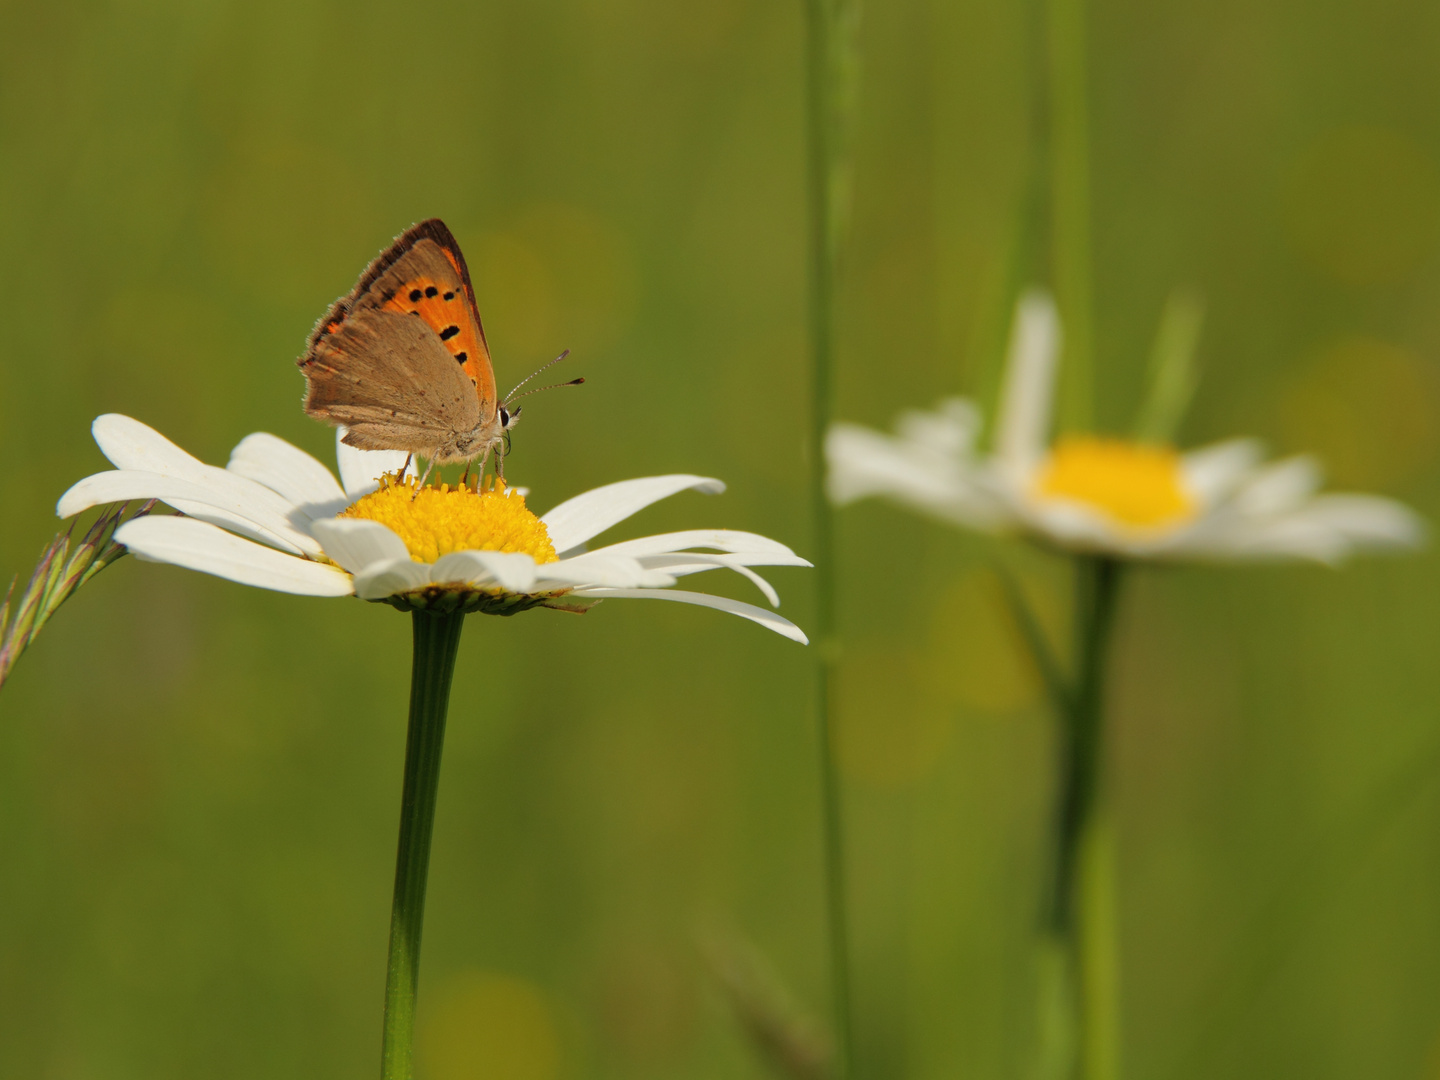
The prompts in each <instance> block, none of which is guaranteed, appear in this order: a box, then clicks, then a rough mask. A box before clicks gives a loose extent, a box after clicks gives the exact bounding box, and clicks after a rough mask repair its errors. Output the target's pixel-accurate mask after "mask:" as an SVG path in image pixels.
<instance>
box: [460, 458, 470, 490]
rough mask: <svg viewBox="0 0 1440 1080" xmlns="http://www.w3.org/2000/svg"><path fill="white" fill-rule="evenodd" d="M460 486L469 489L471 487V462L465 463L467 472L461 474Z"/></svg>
mask: <svg viewBox="0 0 1440 1080" xmlns="http://www.w3.org/2000/svg"><path fill="white" fill-rule="evenodd" d="M460 486H461V487H469V486H470V462H468V461H467V462H465V471H464V472H463V473H461V474H460Z"/></svg>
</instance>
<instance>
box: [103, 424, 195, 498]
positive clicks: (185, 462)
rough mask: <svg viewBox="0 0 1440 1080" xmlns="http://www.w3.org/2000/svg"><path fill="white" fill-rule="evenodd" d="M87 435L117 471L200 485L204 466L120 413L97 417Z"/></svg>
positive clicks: (168, 441) (144, 425) (161, 436)
mask: <svg viewBox="0 0 1440 1080" xmlns="http://www.w3.org/2000/svg"><path fill="white" fill-rule="evenodd" d="M90 433H91V434H92V435H93V436H94V437H95V444H96V445H97V446H99V447H100V452H101V453H102V454H104V455H105V456H106V457H107V458H109V459H110V461H111V463H112V464H113V465H114V466H115V467H116V468H117V469H133V470H135V471H137V472H151V473H159V474H160V475H161V476H174V477H179V478H181V479H185V480H191V481H197V482H199V481H203V479H204V475H205V470H206V469H207V468H209V467H210V466H208V465H206V464H205V463H204V462H203V461H201V460H200V459H199V458H196V457H192V456H191V455H190V454H187V453H186V452H185V451H184V450H181V449H180V447H178V446H176V445H175V444H174V443H172V442H171V441H170V440H169V439H167V438H165V436H163V435H161V434H160V433H159V432H158V431H156V430H155V429H154V428H152V427H150V426H148V425H146V424H142V423H141V422H140V421H139V420H135V419H133V418H132V417H129V416H124V415H122V414H120V413H105V414H104V415H103V416H97V417H96V418H95V421H94V423H92V424H91V425H90Z"/></svg>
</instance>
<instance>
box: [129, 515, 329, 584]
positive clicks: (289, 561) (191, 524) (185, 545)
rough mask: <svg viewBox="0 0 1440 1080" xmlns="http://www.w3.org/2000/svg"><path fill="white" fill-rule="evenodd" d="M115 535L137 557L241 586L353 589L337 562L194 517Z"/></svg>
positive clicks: (152, 519)
mask: <svg viewBox="0 0 1440 1080" xmlns="http://www.w3.org/2000/svg"><path fill="white" fill-rule="evenodd" d="M115 539H117V540H119V541H120V543H122V544H124V545H125V546H126V547H127V548H129V549H130V551H131V553H133V554H134V555H135V556H137V557H138V558H141V559H146V560H148V561H151V562H164V563H171V564H173V565H175V566H183V567H185V568H186V569H189V570H199V571H201V572H203V573H206V574H215V575H216V576H218V577H223V578H228V579H229V580H231V581H238V582H240V584H242V585H254V586H256V587H257V588H261V589H273V590H275V591H276V592H286V593H297V594H299V595H302V596H348V595H350V593H351V592H353V591H354V590H353V588H352V586H351V583H350V577H349V575H348V574H346V573H345V572H344V571H341V570H337V569H336V568H335V567H333V566H327V565H325V564H324V563H317V562H310V561H309V560H308V559H302V558H299V557H297V556H294V555H285V554H282V553H281V552H278V551H275V550H274V549H273V548H268V547H262V546H261V545H259V544H254V543H251V542H250V541H249V540H242V539H240V537H238V536H232V535H231V534H230V533H228V532H226V531H225V530H224V529H219V528H216V527H215V526H214V525H209V524H207V523H205V522H203V521H194V520H192V519H190V518H179V517H168V516H157V515H151V516H148V517H142V518H135V519H134V520H132V521H127V522H126V523H125V524H124V525H121V526H120V528H119V529H118V530H116V533H115Z"/></svg>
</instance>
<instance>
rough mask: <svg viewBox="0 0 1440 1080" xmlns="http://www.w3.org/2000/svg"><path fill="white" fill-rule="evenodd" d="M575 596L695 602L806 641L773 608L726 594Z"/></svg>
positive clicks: (593, 592) (608, 592)
mask: <svg viewBox="0 0 1440 1080" xmlns="http://www.w3.org/2000/svg"><path fill="white" fill-rule="evenodd" d="M575 595H576V596H584V597H594V598H596V599H600V598H603V597H611V596H613V597H635V598H637V599H645V600H678V601H679V602H680V603H682V604H697V605H699V606H700V607H708V608H715V609H716V610H717V611H728V612H730V614H732V615H739V616H740V617H741V618H742V619H749V620H750V621H751V622H755V623H759V624H760V625H761V626H763V627H765V628H766V629H767V630H774V631H775V632H776V633H777V634H781V635H783V636H784V637H787V638H789V639H790V640H791V641H798V642H800V644H801V645H808V644H810V639H809V638H807V637H806V636H805V633H804V631H802V630H801V629H800V628H799V627H798V626H796V625H795V624H794V623H792V622H791V621H790V620H789V619H782V618H781V617H780V616H779V615H776V614H775V613H774V612H773V611H766V610H765V609H764V608H759V607H755V606H754V605H753V604H742V603H741V602H740V601H739V600H731V599H730V598H729V597H726V596H711V595H710V594H709V593H696V592H682V591H680V590H678V589H577V590H576V591H575Z"/></svg>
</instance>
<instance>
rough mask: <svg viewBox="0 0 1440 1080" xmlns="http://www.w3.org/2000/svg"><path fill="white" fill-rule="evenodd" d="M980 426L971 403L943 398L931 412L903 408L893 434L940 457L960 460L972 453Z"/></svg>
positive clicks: (974, 407) (979, 419) (974, 406)
mask: <svg viewBox="0 0 1440 1080" xmlns="http://www.w3.org/2000/svg"><path fill="white" fill-rule="evenodd" d="M981 423H982V422H981V417H980V409H979V407H978V406H976V404H975V403H974V402H973V401H969V400H967V399H965V398H946V399H945V400H943V401H941V402H940V404H939V405H938V406H937V407H936V408H935V409H934V410H924V409H906V410H905V411H904V412H902V413H901V414H900V416H899V418H898V419H897V420H896V421H895V433H896V434H897V435H899V436H900V438H901V439H903V440H904V441H906V442H908V443H911V444H912V445H914V446H917V447H924V448H925V449H927V450H930V451H931V452H932V453H935V454H938V455H940V456H941V457H947V458H963V457H969V456H970V455H971V454H972V453H973V451H974V449H975V437H976V436H977V435H979V434H980V428H981Z"/></svg>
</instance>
